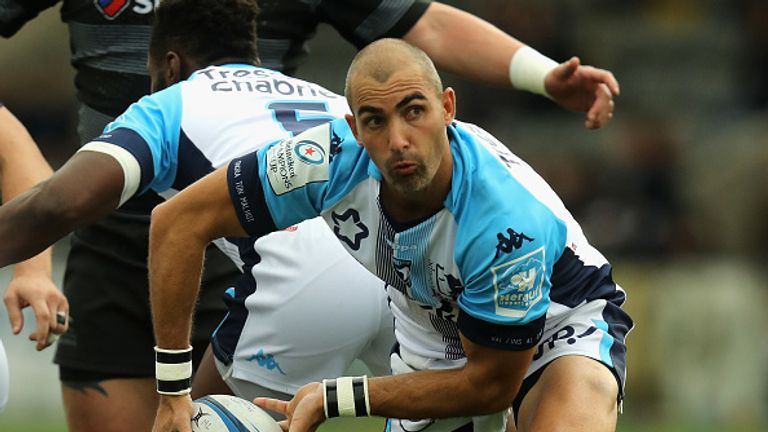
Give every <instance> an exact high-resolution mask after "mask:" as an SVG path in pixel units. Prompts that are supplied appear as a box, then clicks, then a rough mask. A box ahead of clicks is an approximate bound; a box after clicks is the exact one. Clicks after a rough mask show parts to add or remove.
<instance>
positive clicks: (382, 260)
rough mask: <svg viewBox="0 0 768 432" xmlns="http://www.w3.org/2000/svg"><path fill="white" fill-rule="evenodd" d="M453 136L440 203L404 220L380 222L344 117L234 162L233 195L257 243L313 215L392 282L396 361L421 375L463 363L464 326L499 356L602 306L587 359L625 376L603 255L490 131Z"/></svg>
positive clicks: (375, 176) (616, 297) (622, 329)
mask: <svg viewBox="0 0 768 432" xmlns="http://www.w3.org/2000/svg"><path fill="white" fill-rule="evenodd" d="M448 135H449V138H450V147H451V154H452V157H453V163H454V168H453V176H452V181H451V189H450V192H449V193H448V195H447V196H446V198H445V200H444V202H443V205H444V207H443V208H442V209H441V210H440V211H438V212H437V213H435V214H434V215H432V216H431V217H429V218H427V219H426V220H422V221H419V222H417V223H415V224H413V225H410V226H399V225H398V224H396V223H392V222H390V220H389V219H388V218H387V216H386V214H385V212H384V211H383V209H382V207H381V205H380V203H379V200H378V197H379V188H380V185H381V174H380V172H379V171H378V169H377V168H376V166H375V165H374V164H373V162H372V161H371V160H370V158H369V156H368V155H367V153H366V152H365V151H364V149H363V148H362V147H361V146H360V145H358V143H357V142H356V140H355V138H354V136H353V135H352V133H351V131H350V129H349V127H348V125H347V124H346V122H345V121H344V120H337V121H334V122H332V123H330V124H326V125H323V126H319V127H317V128H314V129H312V130H309V131H307V132H305V133H303V134H301V135H298V136H296V137H294V138H292V139H290V140H286V141H283V142H280V143H275V144H274V145H271V146H269V147H267V148H264V149H261V150H259V151H258V152H255V153H253V154H249V155H245V156H243V157H241V158H238V159H235V160H233V161H232V162H231V163H230V166H229V172H228V178H229V188H230V194H231V196H232V201H233V204H234V206H235V208H236V212H237V214H238V216H239V218H240V221H241V223H242V225H243V227H244V228H245V229H246V231H248V232H249V233H251V234H253V235H262V234H265V233H268V232H270V231H272V230H275V229H281V228H284V227H286V226H289V225H291V224H294V223H296V222H298V221H301V220H303V219H306V218H311V217H315V216H317V215H321V216H322V217H323V219H324V220H325V222H326V223H327V224H328V225H329V226H330V227H331V230H332V231H333V232H334V234H335V235H336V237H337V238H338V239H339V241H340V242H341V243H342V244H343V245H344V247H345V248H346V249H347V251H349V252H350V253H351V254H352V255H353V256H355V258H356V259H357V260H358V261H360V262H361V263H362V264H363V265H364V266H365V267H366V268H368V269H369V270H370V271H372V272H374V273H375V274H376V275H378V276H379V277H380V278H381V279H382V280H384V281H385V282H386V283H387V284H388V285H389V286H390V287H391V288H389V291H390V298H391V300H392V303H391V307H392V311H393V314H394V316H395V331H396V337H397V341H398V343H399V345H400V353H401V355H402V358H403V359H404V360H405V361H406V363H407V364H408V365H409V366H411V367H413V368H415V369H428V368H448V367H457V366H459V365H461V364H462V362H463V361H464V360H465V355H464V351H463V348H462V346H461V343H460V339H459V332H461V333H462V334H463V335H464V336H465V337H467V338H469V339H470V340H472V341H473V342H475V343H478V344H482V345H486V346H492V347H497V348H500V349H509V350H522V349H527V348H531V347H534V346H537V345H540V344H544V345H542V346H540V347H539V348H540V350H542V351H544V350H548V345H547V344H545V343H544V342H547V340H546V339H542V337H543V336H544V335H547V336H548V333H547V331H548V330H551V329H550V328H549V327H550V324H552V325H557V324H562V321H559V320H558V318H559V317H562V316H565V315H568V314H569V313H570V311H571V310H573V309H576V308H577V307H578V306H579V305H581V304H583V303H585V302H591V301H599V302H601V303H600V305H601V306H600V311H598V312H597V315H596V316H595V317H594V318H595V321H594V322H591V321H590V324H589V326H594V327H595V328H596V329H602V328H603V327H604V328H605V329H606V332H605V335H606V336H605V337H606V338H605V340H603V339H600V338H599V337H598V336H600V337H602V332H601V333H600V335H597V334H595V337H598V339H597V340H595V344H594V345H595V346H594V347H590V348H588V350H591V351H590V353H589V354H588V355H590V356H593V357H600V356H601V355H603V356H604V358H602V359H601V361H603V362H604V363H606V364H607V365H610V367H612V368H615V370H617V376H619V378H620V379H623V373H624V372H623V371H624V350H625V347H624V344H623V337H624V335H625V334H626V332H627V331H628V329H629V327H631V320H629V318H628V317H627V316H626V314H624V313H623V312H622V311H621V310H620V308H619V306H620V305H621V303H623V301H624V292H623V291H622V290H621V289H620V288H619V287H618V286H617V285H616V284H615V283H614V282H613V281H612V280H611V278H610V265H609V264H608V263H607V261H606V260H605V258H604V257H603V256H602V255H601V254H600V253H599V252H598V251H597V250H595V249H594V248H593V247H592V246H591V245H590V244H589V243H588V242H587V240H586V238H585V237H584V235H583V233H582V230H581V228H580V227H579V225H578V224H577V223H576V221H575V220H574V219H573V217H572V216H571V214H570V213H569V212H568V211H567V210H566V208H565V206H564V205H563V204H562V202H561V201H560V199H559V198H558V197H557V195H556V194H555V193H554V192H553V191H552V189H551V188H550V187H549V186H548V185H547V184H546V182H545V181H544V180H543V179H542V178H541V177H540V176H539V175H538V174H536V173H535V172H534V171H533V169H531V168H530V166H528V165H527V164H526V163H525V162H524V161H522V160H521V159H519V158H518V157H517V156H515V155H514V154H512V153H511V152H510V151H509V150H508V149H507V148H506V147H505V146H504V145H502V144H501V143H500V142H499V141H497V140H496V139H495V138H494V137H492V136H491V135H490V134H488V133H487V132H485V131H484V130H482V129H480V128H479V127H477V126H474V125H470V124H466V123H462V122H459V121H456V122H454V123H453V124H451V125H450V126H449V127H448ZM592 319H593V317H592V316H590V317H589V320H592ZM545 323H546V324H547V327H546V328H545ZM609 327H610V330H611V332H612V334H608V332H607V330H609ZM593 333H595V332H594V331H592V332H591V333H589V334H593ZM579 334H585V335H586V333H584V332H580V333H579ZM555 336H557V335H555ZM574 340H575V339H574ZM553 344H554V342H553ZM568 344H570V342H569V343H568ZM593 348H594V349H593ZM592 351H594V353H592ZM537 355H538V357H539V358H541V359H545V360H546V355H545V353H543V352H542V353H541V354H537Z"/></svg>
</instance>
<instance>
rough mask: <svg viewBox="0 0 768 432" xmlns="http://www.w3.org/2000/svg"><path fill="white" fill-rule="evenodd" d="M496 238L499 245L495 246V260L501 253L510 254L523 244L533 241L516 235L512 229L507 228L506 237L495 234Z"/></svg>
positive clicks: (521, 234) (524, 236)
mask: <svg viewBox="0 0 768 432" xmlns="http://www.w3.org/2000/svg"><path fill="white" fill-rule="evenodd" d="M496 238H497V239H498V240H499V243H498V244H497V245H496V258H498V257H499V255H501V254H502V253H510V252H512V251H514V250H517V249H520V248H521V247H523V242H526V241H529V242H532V241H533V239H532V238H530V237H528V236H527V235H525V234H523V233H517V232H515V230H513V229H512V228H507V235H506V236H505V235H504V234H503V233H497V234H496Z"/></svg>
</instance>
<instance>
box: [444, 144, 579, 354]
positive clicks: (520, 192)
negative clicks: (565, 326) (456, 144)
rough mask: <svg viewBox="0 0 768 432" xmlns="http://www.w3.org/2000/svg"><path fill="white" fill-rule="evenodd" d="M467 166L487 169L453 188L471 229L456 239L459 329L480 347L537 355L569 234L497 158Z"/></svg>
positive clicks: (484, 156)
mask: <svg viewBox="0 0 768 432" xmlns="http://www.w3.org/2000/svg"><path fill="white" fill-rule="evenodd" d="M476 147H479V146H473V148H476ZM466 154H468V152H467V153H465V155H466ZM467 161H473V162H467ZM460 163H475V164H476V165H475V166H480V167H482V171H481V172H482V174H480V175H468V176H467V178H461V177H460V176H461V175H462V172H461V171H460V170H459V172H458V173H455V175H456V176H459V178H457V179H455V180H454V183H453V184H455V185H461V186H460V188H461V189H462V190H461V191H460V192H457V193H456V194H455V195H454V197H455V200H456V202H455V203H454V204H453V205H455V208H456V209H457V210H456V212H457V213H460V214H461V217H462V218H463V220H466V221H471V223H468V224H464V225H463V228H461V229H460V231H459V233H458V234H457V257H458V258H457V263H459V266H460V267H461V268H462V275H463V276H465V279H464V283H465V286H464V290H463V291H462V293H461V294H460V295H459V297H458V299H457V303H458V305H459V307H460V308H461V311H462V314H463V317H462V319H460V321H459V323H460V329H461V330H462V332H463V333H464V334H465V335H466V336H467V337H468V338H470V340H473V341H475V342H477V343H480V344H484V345H492V346H498V347H502V348H506V349H526V348H530V347H532V346H533V345H535V344H536V343H537V342H538V341H539V339H540V338H541V334H542V331H543V328H544V321H545V319H546V318H545V317H546V312H547V309H548V308H549V304H550V300H549V291H550V288H551V286H552V282H551V276H552V269H553V267H554V264H555V262H556V261H557V259H558V257H559V256H560V255H561V254H562V251H563V248H564V244H565V239H566V236H567V227H566V225H565V222H564V221H562V220H561V219H560V218H559V217H557V215H555V214H554V213H553V211H552V210H551V208H550V206H549V205H547V204H545V203H544V202H542V201H541V200H540V198H539V196H538V195H537V194H536V193H535V192H532V191H531V189H530V187H531V186H530V185H529V183H527V180H526V181H524V180H519V179H518V177H515V176H513V175H512V174H511V172H510V169H509V168H508V167H507V165H506V164H505V163H504V162H503V160H501V159H499V158H498V157H495V156H494V155H493V154H492V153H491V152H490V151H486V150H480V151H477V152H476V154H474V155H471V156H467V157H466V158H465V159H464V161H460ZM470 171H474V172H476V170H474V169H467V170H466V172H470ZM500 197H503V199H501V198H500Z"/></svg>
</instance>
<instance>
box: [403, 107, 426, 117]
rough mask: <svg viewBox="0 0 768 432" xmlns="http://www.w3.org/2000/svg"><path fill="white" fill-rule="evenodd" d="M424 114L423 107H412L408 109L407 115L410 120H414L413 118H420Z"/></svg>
mask: <svg viewBox="0 0 768 432" xmlns="http://www.w3.org/2000/svg"><path fill="white" fill-rule="evenodd" d="M423 112H424V107H422V106H421V105H411V106H409V107H408V108H407V109H406V111H405V115H406V116H407V117H408V118H410V119H413V118H417V117H419V116H420V115H421V114H422V113H423Z"/></svg>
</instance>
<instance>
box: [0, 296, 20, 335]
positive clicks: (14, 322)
mask: <svg viewBox="0 0 768 432" xmlns="http://www.w3.org/2000/svg"><path fill="white" fill-rule="evenodd" d="M3 301H4V302H5V308H6V309H7V310H8V321H10V322H11V329H12V331H13V334H15V335H17V334H19V332H20V331H21V329H22V328H24V314H22V313H21V307H19V302H18V301H16V298H14V297H10V296H8V297H4V298H3Z"/></svg>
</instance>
